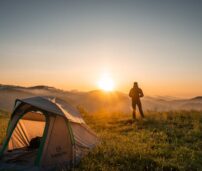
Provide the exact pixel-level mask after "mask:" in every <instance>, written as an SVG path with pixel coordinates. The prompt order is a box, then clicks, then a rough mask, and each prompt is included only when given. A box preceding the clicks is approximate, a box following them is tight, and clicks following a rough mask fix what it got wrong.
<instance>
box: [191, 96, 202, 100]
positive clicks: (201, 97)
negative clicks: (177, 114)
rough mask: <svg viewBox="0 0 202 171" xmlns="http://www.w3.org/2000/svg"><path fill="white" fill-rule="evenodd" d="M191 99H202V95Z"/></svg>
mask: <svg viewBox="0 0 202 171" xmlns="http://www.w3.org/2000/svg"><path fill="white" fill-rule="evenodd" d="M191 100H202V96H197V97H194V98H192V99H191Z"/></svg>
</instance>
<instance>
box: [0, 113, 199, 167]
mask: <svg viewBox="0 0 202 171" xmlns="http://www.w3.org/2000/svg"><path fill="white" fill-rule="evenodd" d="M146 114H147V115H146V119H144V120H141V119H139V120H138V121H136V122H134V123H131V116H130V115H124V114H114V115H104V114H103V115H93V116H91V115H88V114H86V113H85V112H83V116H84V119H85V121H86V122H87V124H88V125H89V126H90V127H91V129H92V130H94V131H95V132H96V133H97V135H98V137H99V138H100V144H99V145H98V146H97V147H95V148H94V149H93V150H92V151H91V152H90V153H89V154H88V155H87V156H86V157H84V158H83V159H82V160H81V163H80V164H79V165H78V166H77V168H75V170H76V171H80V170H93V171H94V170H100V171H119V170H120V171H122V170H123V171H125V170H137V171H138V170H148V171H152V170H157V171H158V170H159V171H161V170H163V171H164V170H165V171H169V170H170V171H171V170H172V171H176V170H182V171H184V170H187V171H191V170H192V171H194V170H202V112H195V111H190V112H186V111H178V112H177V111H176V112H161V113H157V112H148V113H146ZM7 122H8V118H7V117H6V116H4V115H2V114H0V125H1V127H0V142H1V141H2V138H3V136H4V135H5V130H6V126H7Z"/></svg>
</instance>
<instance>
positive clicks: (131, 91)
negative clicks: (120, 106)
mask: <svg viewBox="0 0 202 171" xmlns="http://www.w3.org/2000/svg"><path fill="white" fill-rule="evenodd" d="M129 96H130V97H133V89H131V90H130V92H129Z"/></svg>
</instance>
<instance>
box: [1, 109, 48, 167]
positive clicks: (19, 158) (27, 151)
mask: <svg viewBox="0 0 202 171" xmlns="http://www.w3.org/2000/svg"><path fill="white" fill-rule="evenodd" d="M46 124H47V122H46V117H45V115H44V114H43V113H41V112H39V111H31V112H28V113H26V114H24V115H23V117H22V118H20V119H19V121H18V122H17V125H16V127H15V128H14V130H13V132H12V135H11V137H10V139H9V142H8V147H7V151H6V152H5V155H4V157H3V160H4V161H5V162H6V163H17V164H25V165H30V164H31V165H32V164H34V163H35V160H36V158H37V155H38V151H39V147H40V145H41V143H42V139H43V135H44V131H45V126H46Z"/></svg>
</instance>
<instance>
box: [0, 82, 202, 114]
mask: <svg viewBox="0 0 202 171" xmlns="http://www.w3.org/2000/svg"><path fill="white" fill-rule="evenodd" d="M31 96H54V97H58V98H61V99H63V100H65V101H67V102H68V103H71V104H72V105H74V106H76V107H78V106H79V107H80V108H82V109H84V110H85V111H87V112H88V113H91V114H93V113H131V108H130V107H131V102H130V98H129V97H128V95H127V94H124V93H121V92H118V91H115V92H108V93H107V92H103V91H100V90H94V91H89V92H79V91H63V90H59V89H56V88H54V87H48V86H34V87H19V86H7V85H0V108H1V109H3V110H6V111H11V110H12V107H13V105H14V101H15V99H16V98H27V97H31ZM142 103H143V108H144V110H145V111H169V110H192V109H193V110H202V98H201V97H200V96H199V97H196V98H192V99H175V98H172V97H144V98H143V99H142Z"/></svg>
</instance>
